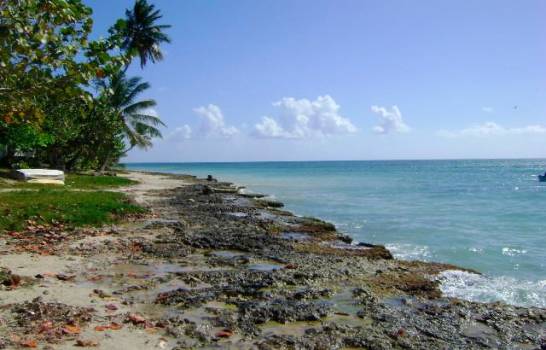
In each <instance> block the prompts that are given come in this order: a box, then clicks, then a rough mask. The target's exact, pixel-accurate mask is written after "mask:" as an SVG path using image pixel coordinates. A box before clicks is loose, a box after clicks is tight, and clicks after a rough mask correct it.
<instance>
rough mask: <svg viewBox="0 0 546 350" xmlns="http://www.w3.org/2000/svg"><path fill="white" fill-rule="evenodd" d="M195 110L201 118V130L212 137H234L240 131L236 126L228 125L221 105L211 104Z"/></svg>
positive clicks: (203, 133)
mask: <svg viewBox="0 0 546 350" xmlns="http://www.w3.org/2000/svg"><path fill="white" fill-rule="evenodd" d="M193 111H194V112H195V113H196V114H197V115H198V116H199V117H200V118H201V127H200V132H201V134H202V135H204V136H210V137H232V136H235V135H236V134H238V133H239V130H238V129H237V128H236V127H234V126H228V125H226V123H225V121H224V115H223V114H222V111H221V110H220V107H218V106H216V105H213V104H209V105H208V106H201V107H198V108H194V109H193Z"/></svg>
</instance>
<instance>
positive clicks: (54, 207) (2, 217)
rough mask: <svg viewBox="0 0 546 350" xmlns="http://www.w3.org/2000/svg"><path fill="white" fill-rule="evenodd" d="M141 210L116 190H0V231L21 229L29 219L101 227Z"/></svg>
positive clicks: (143, 210)
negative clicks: (0, 191)
mask: <svg viewBox="0 0 546 350" xmlns="http://www.w3.org/2000/svg"><path fill="white" fill-rule="evenodd" d="M144 212H145V209H144V208H142V207H139V206H137V205H135V204H132V203H130V201H129V200H128V198H127V197H126V196H125V195H124V194H122V193H117V192H108V191H89V192H87V191H68V190H64V189H52V188H42V189H38V190H32V191H25V190H21V191H9V192H2V193H0V232H1V231H6V230H20V229H22V228H24V226H25V221H26V220H29V219H32V220H35V221H36V222H37V223H40V224H48V223H51V222H54V221H57V222H61V223H64V224H66V225H68V226H71V227H77V226H100V225H103V224H108V223H113V222H116V221H118V220H119V219H120V218H122V217H124V216H126V215H128V214H138V213H144Z"/></svg>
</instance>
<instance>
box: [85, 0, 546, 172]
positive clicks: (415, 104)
mask: <svg viewBox="0 0 546 350" xmlns="http://www.w3.org/2000/svg"><path fill="white" fill-rule="evenodd" d="M85 2H86V3H87V4H88V5H90V6H91V7H92V8H93V10H94V19H95V32H96V33H97V34H101V33H106V30H107V28H108V26H109V25H110V24H111V23H113V22H114V21H115V19H116V18H117V17H120V16H122V15H123V13H124V9H125V8H128V7H130V6H131V5H132V1H125V0H124V1H121V0H116V1H103V0H92V1H91V0H85ZM154 3H155V4H156V5H157V6H158V8H160V9H161V10H162V12H163V14H164V18H163V22H164V23H168V24H171V25H172V26H173V27H172V28H171V29H170V30H169V31H168V34H169V35H170V37H171V38H172V40H173V42H172V44H170V45H166V46H164V51H165V60H164V61H162V62H160V63H159V64H156V65H149V66H148V67H146V68H145V69H144V70H142V71H141V70H140V68H139V67H138V65H136V64H135V65H134V66H133V67H131V68H130V70H129V74H132V75H140V76H142V77H143V78H144V79H145V80H147V81H149V82H150V83H151V84H152V90H151V91H150V92H149V93H148V96H147V97H152V98H154V99H156V100H157V102H158V106H157V108H156V111H157V113H158V114H159V115H160V116H161V117H162V119H163V120H164V121H165V122H166V124H167V125H168V128H167V129H165V130H164V131H163V133H164V135H165V138H164V139H163V140H157V141H156V144H155V146H154V148H153V149H151V150H148V151H147V152H143V151H140V150H135V151H132V152H131V153H130V154H129V156H128V157H127V158H126V161H255V160H326V159H416V158H425V159H426V158H499V157H500V158H504V157H510V158H512V157H544V156H545V155H546V118H545V117H546V39H545V38H546V26H545V25H544V15H545V14H546V2H544V1H542V0H536V1H532V0H529V1H504V0H494V1H493V0H481V1H470V0H467V1H441V2H438V1H429V0H424V1H418V2H413V1H402V0H399V1H389V0H381V1H379V0H377V1H356V0H355V1H349V0H336V1H333V0H331V1H322V0H313V1H306V0H299V1H288V0H260V1H254V0H245V1H239V0H237V1H228V0H223V1H206V0H185V1H168V0H163V1H154ZM395 106H396V107H395ZM264 117H265V118H264Z"/></svg>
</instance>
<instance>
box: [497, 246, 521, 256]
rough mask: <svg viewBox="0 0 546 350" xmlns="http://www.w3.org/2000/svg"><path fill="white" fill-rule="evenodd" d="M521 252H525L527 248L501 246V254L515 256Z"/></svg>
mask: <svg viewBox="0 0 546 350" xmlns="http://www.w3.org/2000/svg"><path fill="white" fill-rule="evenodd" d="M522 254H527V250H525V249H515V248H508V247H504V248H502V255H507V256H516V255H522Z"/></svg>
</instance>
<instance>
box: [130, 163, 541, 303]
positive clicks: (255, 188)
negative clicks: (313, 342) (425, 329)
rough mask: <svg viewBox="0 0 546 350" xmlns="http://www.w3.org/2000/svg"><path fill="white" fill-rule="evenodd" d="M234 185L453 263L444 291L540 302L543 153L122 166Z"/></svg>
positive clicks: (365, 238)
mask: <svg viewBox="0 0 546 350" xmlns="http://www.w3.org/2000/svg"><path fill="white" fill-rule="evenodd" d="M126 166H127V168H128V169H131V170H146V171H160V172H168V173H185V174H192V175H197V176H199V177H205V176H206V175H209V174H211V175H213V176H215V177H217V178H219V179H221V180H227V181H232V182H234V183H237V184H240V185H244V186H246V188H247V189H248V191H252V192H262V193H266V194H269V195H270V196H272V197H274V198H276V199H278V200H280V201H282V202H284V203H285V205H286V209H287V210H290V211H292V212H294V213H295V214H298V215H305V216H315V217H318V218H321V219H325V220H327V221H330V222H333V223H334V224H336V226H337V228H338V230H339V231H341V232H344V233H347V234H349V235H351V236H352V237H353V238H354V239H355V240H357V241H362V242H370V243H376V244H384V245H386V246H387V248H388V249H390V250H391V252H392V253H393V254H394V255H395V256H396V257H397V258H400V259H408V260H412V259H417V260H426V261H437V262H446V263H451V264H455V265H458V266H462V267H466V268H471V269H475V270H478V271H480V272H481V273H483V275H476V274H470V273H465V272H445V273H443V274H442V275H441V276H440V280H441V282H442V284H441V288H442V291H443V292H444V294H445V295H448V296H454V297H459V298H463V299H467V300H474V301H504V302H507V303H510V304H514V305H522V306H540V307H546V183H539V182H538V179H537V174H539V173H544V171H545V170H546V160H530V159H519V160H416V161H409V160H408V161H406V160H400V161H322V162H315V161H309V162H248V163H129V164H126Z"/></svg>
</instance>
